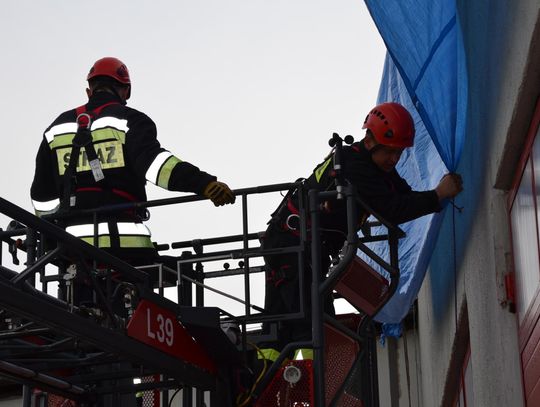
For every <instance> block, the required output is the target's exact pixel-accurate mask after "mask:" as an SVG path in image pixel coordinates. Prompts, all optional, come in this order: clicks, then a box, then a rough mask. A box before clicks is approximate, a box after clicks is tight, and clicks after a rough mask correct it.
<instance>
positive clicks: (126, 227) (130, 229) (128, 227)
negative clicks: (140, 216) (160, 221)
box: [117, 222, 151, 236]
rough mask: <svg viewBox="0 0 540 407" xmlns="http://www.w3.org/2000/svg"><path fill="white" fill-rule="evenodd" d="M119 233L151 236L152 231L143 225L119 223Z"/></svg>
mask: <svg viewBox="0 0 540 407" xmlns="http://www.w3.org/2000/svg"><path fill="white" fill-rule="evenodd" d="M117 225H118V233H119V234H121V235H140V236H150V235H151V233H150V229H148V228H147V227H146V225H144V224H142V223H124V222H121V223H117Z"/></svg>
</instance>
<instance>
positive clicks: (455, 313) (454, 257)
mask: <svg viewBox="0 0 540 407" xmlns="http://www.w3.org/2000/svg"><path fill="white" fill-rule="evenodd" d="M451 202H452V255H453V262H454V264H453V266H454V325H455V330H456V332H455V334H457V330H458V311H457V295H458V293H457V288H458V281H457V250H456V209H457V210H459V211H460V212H461V210H460V209H459V208H458V207H457V206H456V205H454V200H453V199H452V201H451ZM457 407H461V399H460V398H459V397H458V402H457Z"/></svg>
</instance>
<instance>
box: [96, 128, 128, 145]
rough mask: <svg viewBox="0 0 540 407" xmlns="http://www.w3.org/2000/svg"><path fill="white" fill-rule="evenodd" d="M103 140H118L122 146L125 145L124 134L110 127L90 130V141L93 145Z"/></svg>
mask: <svg viewBox="0 0 540 407" xmlns="http://www.w3.org/2000/svg"><path fill="white" fill-rule="evenodd" d="M103 140H119V141H120V142H121V143H122V144H126V133H124V132H123V131H121V130H117V129H111V128H110V127H107V128H105V129H97V130H92V141H93V142H94V143H96V142H98V141H103Z"/></svg>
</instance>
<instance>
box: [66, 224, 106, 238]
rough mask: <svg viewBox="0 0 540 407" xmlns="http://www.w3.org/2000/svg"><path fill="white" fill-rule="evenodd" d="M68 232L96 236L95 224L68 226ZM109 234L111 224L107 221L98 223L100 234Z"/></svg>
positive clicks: (78, 235) (75, 234) (76, 234)
mask: <svg viewBox="0 0 540 407" xmlns="http://www.w3.org/2000/svg"><path fill="white" fill-rule="evenodd" d="M66 232H68V233H71V234H72V235H73V236H77V237H82V236H94V225H93V224H86V225H73V226H68V227H67V228H66ZM108 234H109V225H108V224H107V223H99V224H98V235H100V236H101V235H108Z"/></svg>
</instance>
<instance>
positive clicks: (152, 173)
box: [145, 151, 172, 185]
mask: <svg viewBox="0 0 540 407" xmlns="http://www.w3.org/2000/svg"><path fill="white" fill-rule="evenodd" d="M169 157H172V154H171V153H170V152H168V151H162V152H161V153H159V154H158V155H157V156H156V158H154V161H153V162H152V164H151V165H150V167H148V170H147V171H146V176H145V178H146V179H147V180H148V181H150V182H151V183H152V184H154V185H157V177H158V175H159V170H160V168H161V166H162V165H163V163H164V162H165V161H167V159H168V158H169Z"/></svg>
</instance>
